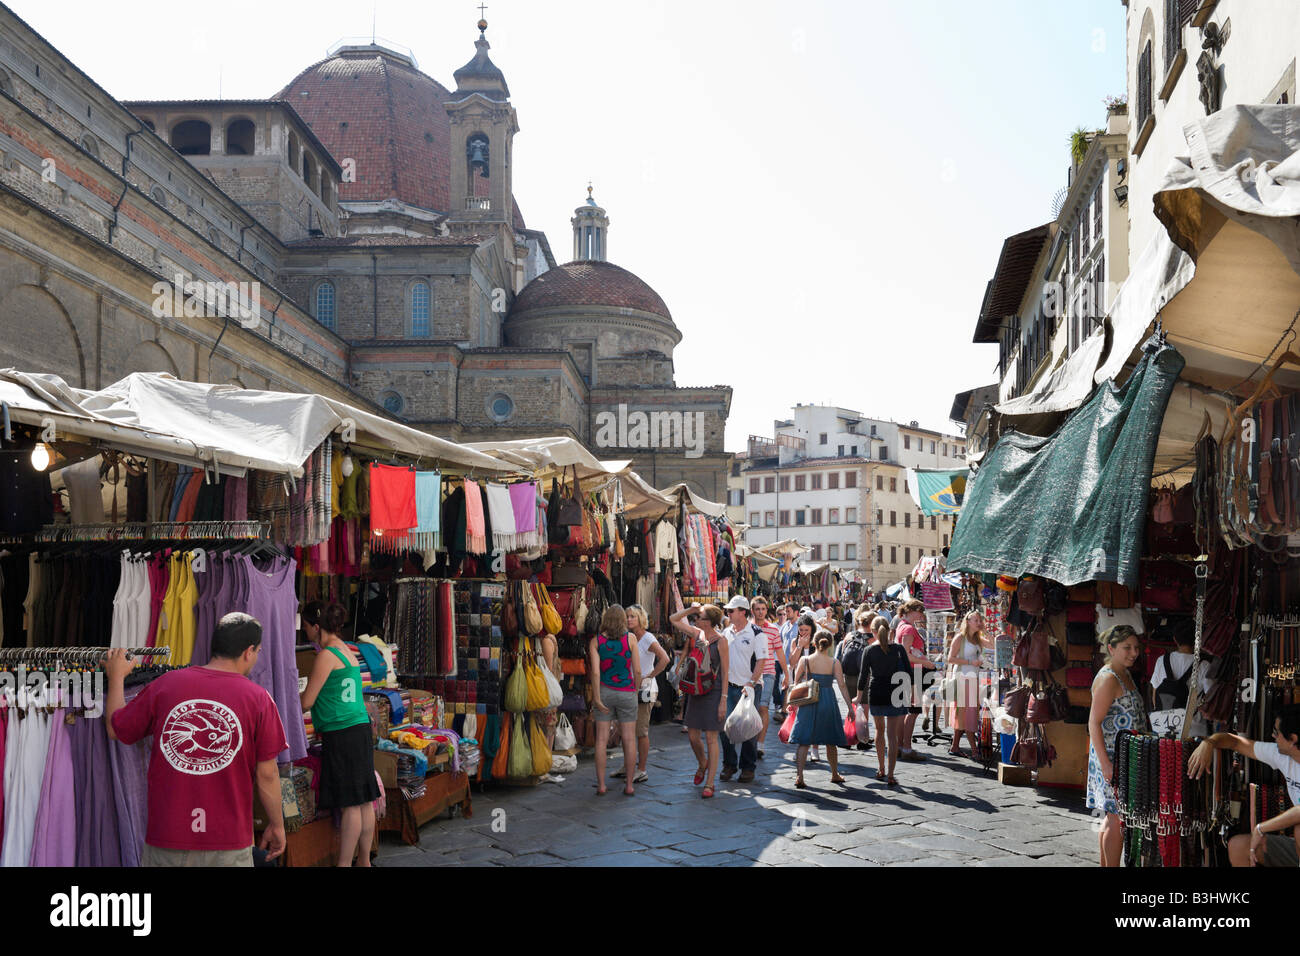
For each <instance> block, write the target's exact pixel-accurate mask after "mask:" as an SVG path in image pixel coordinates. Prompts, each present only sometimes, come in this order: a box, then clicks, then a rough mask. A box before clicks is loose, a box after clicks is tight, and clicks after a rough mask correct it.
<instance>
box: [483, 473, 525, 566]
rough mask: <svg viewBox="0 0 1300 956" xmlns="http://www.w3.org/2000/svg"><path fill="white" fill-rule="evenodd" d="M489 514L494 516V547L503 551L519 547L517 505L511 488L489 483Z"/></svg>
mask: <svg viewBox="0 0 1300 956" xmlns="http://www.w3.org/2000/svg"><path fill="white" fill-rule="evenodd" d="M487 505H488V515H489V516H490V517H491V518H492V547H493V548H500V549H501V550H502V551H514V550H516V549H518V548H519V546H520V545H519V540H518V539H519V535H518V534H517V533H516V526H515V506H514V503H513V501H512V499H511V497H510V489H509V488H507V487H506V486H505V485H497V484H493V483H492V482H488V484H487Z"/></svg>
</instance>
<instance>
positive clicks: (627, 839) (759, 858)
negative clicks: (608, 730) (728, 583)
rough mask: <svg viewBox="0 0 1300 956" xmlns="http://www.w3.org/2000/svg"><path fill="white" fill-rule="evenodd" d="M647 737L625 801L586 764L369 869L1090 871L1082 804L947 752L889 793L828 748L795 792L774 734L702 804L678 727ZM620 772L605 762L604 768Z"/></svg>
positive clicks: (902, 771) (858, 758) (867, 760)
mask: <svg viewBox="0 0 1300 956" xmlns="http://www.w3.org/2000/svg"><path fill="white" fill-rule="evenodd" d="M650 735H651V736H650V739H651V744H652V749H651V752H650V761H649V775H650V779H649V780H648V781H647V782H645V783H641V784H639V785H637V787H636V795H635V796H633V797H625V796H623V793H622V786H621V781H619V780H614V779H612V778H611V779H609V780H608V781H607V786H608V787H609V792H608V793H607V794H606V795H604V796H600V797H598V796H597V795H596V790H595V765H594V762H593V760H592V758H591V757H590V756H589V755H586V756H583V757H581V758H580V759H579V765H578V772H577V773H575V774H572V775H570V776H568V777H566V778H565V779H564V782H563V783H559V784H551V783H544V784H540V785H538V786H536V787H522V788H516V787H506V786H492V787H490V788H489V789H488V790H487V792H485V793H475V794H474V796H473V799H474V815H473V817H469V818H464V817H457V818H455V819H451V820H448V819H439V820H436V821H432V822H430V823H428V824H426V825H425V826H424V827H423V828H422V829H421V830H420V842H419V844H418V845H417V846H410V847H408V846H404V845H402V844H401V843H399V842H396V841H394V839H393V838H392V837H390V836H386V837H385V838H384V841H383V845H382V847H381V848H380V854H379V857H378V859H377V860H376V865H378V866H463V865H484V866H671V865H681V866H791V865H793V866H962V865H972V866H1095V865H1096V854H1097V849H1096V847H1097V837H1096V835H1095V833H1094V832H1093V830H1092V827H1091V822H1092V821H1091V817H1090V816H1089V814H1088V811H1087V809H1086V808H1085V807H1084V804H1083V795H1082V793H1081V792H1078V791H1055V790H1048V789H1044V790H1042V791H1037V790H1035V789H1034V788H1031V787H1011V786H1003V785H1002V784H999V783H998V782H997V779H996V775H994V774H990V773H985V772H984V771H983V770H982V769H981V767H980V766H979V765H978V764H976V763H974V762H973V761H971V760H970V759H959V758H955V757H950V756H948V755H947V754H946V753H945V752H944V751H945V747H946V745H940V746H937V747H934V748H929V747H926V746H924V745H918V750H919V752H921V753H924V754H926V756H927V760H926V761H925V762H924V763H921V764H903V763H900V764H899V766H898V772H897V776H898V779H899V783H900V786H899V787H898V788H894V789H891V788H889V787H886V786H885V785H884V784H883V783H880V782H878V781H876V780H875V772H876V757H875V752H874V751H869V752H862V751H857V750H853V751H844V750H841V751H840V754H841V756H842V757H843V758H845V759H842V760H841V763H840V773H841V774H842V775H843V776H844V777H845V778H846V779H847V781H848V784H847V785H846V786H835V785H833V784H831V783H830V769H829V768H828V767H827V765H826V761H825V753H824V748H823V758H822V760H821V761H820V762H818V763H816V764H811V765H809V767H808V769H806V770H805V773H804V779H805V782H806V783H807V784H808V787H809V789H807V790H796V789H795V787H794V778H795V774H794V748H793V747H790V746H787V745H784V744H782V743H780V741H779V740H778V739H777V736H776V725H775V724H773V726H772V728H771V730H770V731H769V733H768V737H767V743H766V746H765V752H766V753H765V758H764V759H763V760H761V761H759V769H758V773H757V775H756V777H755V779H754V780H753V781H752V782H750V783H747V784H741V783H737V782H736V780H735V779H733V780H732V781H731V782H730V783H720V784H719V786H718V790H717V796H716V797H715V798H714V799H712V800H702V799H701V798H700V788H698V787H695V786H693V785H692V783H691V777H692V775H693V774H694V772H695V766H696V764H695V758H694V756H693V755H692V753H691V749H690V745H689V744H688V743H687V739H686V735H685V734H683V733H680V728H679V727H678V725H676V724H661V725H658V726H655V727H652V728H651V731H650ZM615 753H619V754H620V755H618V756H615ZM621 763H622V758H621V752H611V761H610V764H611V766H610V769H611V770H616V769H618V767H619V766H621Z"/></svg>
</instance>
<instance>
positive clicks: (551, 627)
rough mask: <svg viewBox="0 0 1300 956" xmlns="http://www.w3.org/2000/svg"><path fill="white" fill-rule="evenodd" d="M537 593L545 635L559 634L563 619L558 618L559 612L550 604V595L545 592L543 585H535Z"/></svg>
mask: <svg viewBox="0 0 1300 956" xmlns="http://www.w3.org/2000/svg"><path fill="white" fill-rule="evenodd" d="M537 593H538V594H540V595H541V598H542V628H543V630H545V631H546V633H547V634H559V633H560V629H561V628H562V627H564V619H563V618H561V617H560V612H559V611H557V610H556V609H555V605H554V604H552V603H551V595H550V593H549V592H548V591H547V590H546V585H545V584H539V585H537Z"/></svg>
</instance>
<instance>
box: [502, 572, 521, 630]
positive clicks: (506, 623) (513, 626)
mask: <svg viewBox="0 0 1300 956" xmlns="http://www.w3.org/2000/svg"><path fill="white" fill-rule="evenodd" d="M516 586H517V585H514V584H507V585H506V598H505V600H504V601H502V602H501V636H502V637H505V638H508V639H510V640H514V639H515V638H516V637H518V636H519V618H518V617H517V616H516V614H515V601H514V596H513V595H512V594H511V593H510V589H511V588H513V587H516Z"/></svg>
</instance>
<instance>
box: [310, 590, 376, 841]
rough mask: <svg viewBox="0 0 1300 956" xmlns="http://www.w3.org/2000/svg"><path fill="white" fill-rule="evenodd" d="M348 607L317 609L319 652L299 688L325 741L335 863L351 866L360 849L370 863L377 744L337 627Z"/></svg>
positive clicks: (324, 775)
mask: <svg viewBox="0 0 1300 956" xmlns="http://www.w3.org/2000/svg"><path fill="white" fill-rule="evenodd" d="M346 619H347V612H345V611H344V610H343V607H342V606H341V605H339V604H331V605H329V606H328V607H327V608H325V610H324V611H322V612H321V615H320V622H319V623H320V653H319V654H317V655H316V663H315V664H314V665H313V666H312V669H311V676H310V677H309V678H308V679H307V689H306V690H304V691H303V692H302V709H303V710H310V711H311V719H312V725H313V726H314V727H315V728H316V729H317V730H319V731H320V735H321V739H322V741H323V743H324V747H323V750H322V752H321V779H320V797H319V799H320V805H321V806H322V807H328V808H335V807H337V808H339V809H340V810H341V811H342V815H343V820H342V825H341V832H340V834H339V861H338V865H339V866H351V865H352V858H353V855H354V854H356V853H357V850H358V848H359V849H360V851H361V852H360V854H359V856H360V859H359V860H358V861H357V863H358V865H359V866H369V865H370V844H371V843H372V842H373V841H374V838H375V806H374V801H376V800H378V799H379V783H378V781H377V780H376V779H375V746H374V740H373V738H372V736H371V732H370V715H369V714H367V713H366V704H365V699H364V698H363V697H362V696H361V666H360V665H359V664H358V663H357V658H356V655H354V654H353V653H352V650H351V649H350V648H349V647H348V646H347V644H346V643H345V642H344V640H343V638H341V637H340V636H339V633H340V632H341V631H342V630H343V623H344V621H345V620H346Z"/></svg>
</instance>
